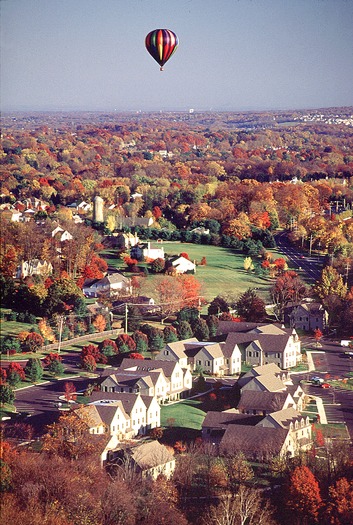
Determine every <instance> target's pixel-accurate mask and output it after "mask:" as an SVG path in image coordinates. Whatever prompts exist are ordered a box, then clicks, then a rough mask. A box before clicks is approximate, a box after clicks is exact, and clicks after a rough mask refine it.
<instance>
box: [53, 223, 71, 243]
mask: <svg viewBox="0 0 353 525" xmlns="http://www.w3.org/2000/svg"><path fill="white" fill-rule="evenodd" d="M51 236H52V238H53V239H55V240H56V241H57V242H60V243H61V242H64V241H72V239H73V236H72V235H71V233H70V232H69V231H67V230H64V229H63V228H61V226H56V228H54V229H53V230H52V232H51Z"/></svg>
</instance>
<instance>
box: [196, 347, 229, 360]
mask: <svg viewBox="0 0 353 525" xmlns="http://www.w3.org/2000/svg"><path fill="white" fill-rule="evenodd" d="M200 351H203V352H204V353H206V354H208V355H209V356H210V357H211V358H212V359H215V358H217V357H223V352H222V349H221V347H220V345H219V343H213V344H207V345H203V346H202V347H201V348H199V349H198V351H197V352H196V354H198V353H199V352H200ZM196 354H195V355H196Z"/></svg>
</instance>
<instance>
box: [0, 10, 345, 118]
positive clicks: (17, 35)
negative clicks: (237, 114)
mask: <svg viewBox="0 0 353 525" xmlns="http://www.w3.org/2000/svg"><path fill="white" fill-rule="evenodd" d="M0 6H1V18H0V20H1V106H2V109H3V110H13V109H18V110H22V109H62V110H66V109H84V110H101V109H102V110H114V109H117V110H140V109H141V110H159V109H178V110H184V109H189V108H195V110H204V109H207V110H209V109H215V110H217V109H220V110H233V109H234V110H243V109H282V108H283V109H287V108H293V109H300V108H318V107H328V106H343V105H353V0H173V1H171V0H1V1H0ZM159 27H162V28H168V29H172V30H173V31H175V32H176V33H177V35H178V36H179V40H180V45H179V48H178V50H177V51H176V53H175V55H173V57H172V58H171V59H170V61H169V62H168V63H167V64H166V66H165V70H164V71H163V72H160V71H159V66H158V64H157V63H156V62H155V61H154V60H153V59H152V57H151V56H150V55H149V54H148V53H147V51H146V49H145V46H144V39H145V35H146V34H147V33H148V32H149V31H151V30H152V29H156V28H159Z"/></svg>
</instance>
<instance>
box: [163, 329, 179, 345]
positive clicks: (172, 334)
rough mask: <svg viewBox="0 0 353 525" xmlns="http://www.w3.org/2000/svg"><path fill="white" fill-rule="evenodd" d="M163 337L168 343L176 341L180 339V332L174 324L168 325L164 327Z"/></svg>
mask: <svg viewBox="0 0 353 525" xmlns="http://www.w3.org/2000/svg"><path fill="white" fill-rule="evenodd" d="M163 337H164V341H165V342H166V343H175V341H177V340H178V332H177V331H176V329H175V328H174V326H166V327H165V328H164V329H163Z"/></svg>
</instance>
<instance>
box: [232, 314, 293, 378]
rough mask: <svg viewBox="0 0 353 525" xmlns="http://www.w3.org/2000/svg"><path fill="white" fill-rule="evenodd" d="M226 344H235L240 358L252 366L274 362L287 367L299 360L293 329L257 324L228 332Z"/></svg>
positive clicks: (283, 367) (284, 367) (281, 366)
mask: <svg viewBox="0 0 353 525" xmlns="http://www.w3.org/2000/svg"><path fill="white" fill-rule="evenodd" d="M233 324H234V325H236V324H240V325H242V324H243V323H233ZM236 328H237V327H235V329H236ZM226 344H227V345H231V346H233V347H234V346H235V345H237V346H238V348H239V349H240V351H241V354H242V360H243V361H244V362H246V363H249V364H251V365H254V366H257V365H259V366H262V365H266V364H270V363H274V364H276V365H278V366H279V367H280V368H282V369H288V368H292V367H295V366H296V365H297V364H298V362H300V361H301V352H300V340H299V337H298V334H297V333H296V331H295V330H294V329H290V330H288V329H286V328H279V327H278V326H276V325H264V326H260V325H259V326H258V327H256V328H254V329H251V330H249V331H244V332H241V331H234V332H229V333H228V335H227V337H226Z"/></svg>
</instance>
